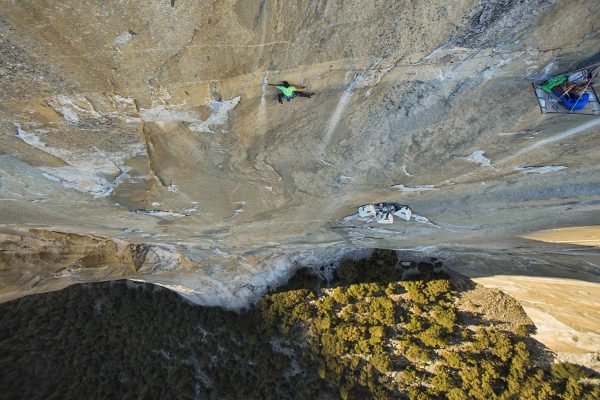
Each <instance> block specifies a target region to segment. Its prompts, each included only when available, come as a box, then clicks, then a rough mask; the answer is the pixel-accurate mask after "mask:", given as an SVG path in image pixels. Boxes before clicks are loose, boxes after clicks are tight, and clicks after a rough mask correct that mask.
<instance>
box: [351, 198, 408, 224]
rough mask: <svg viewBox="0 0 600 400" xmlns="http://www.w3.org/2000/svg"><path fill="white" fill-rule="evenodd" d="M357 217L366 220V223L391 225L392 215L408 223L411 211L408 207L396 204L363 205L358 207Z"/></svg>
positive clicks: (392, 221)
mask: <svg viewBox="0 0 600 400" xmlns="http://www.w3.org/2000/svg"><path fill="white" fill-rule="evenodd" d="M358 215H359V216H360V217H361V218H366V219H368V221H367V222H377V223H378V224H392V223H394V215H395V216H396V217H398V218H400V219H403V220H405V221H410V217H411V216H412V210H411V209H410V208H409V207H408V206H402V205H399V204H396V203H378V204H365V205H364V206H360V207H358Z"/></svg>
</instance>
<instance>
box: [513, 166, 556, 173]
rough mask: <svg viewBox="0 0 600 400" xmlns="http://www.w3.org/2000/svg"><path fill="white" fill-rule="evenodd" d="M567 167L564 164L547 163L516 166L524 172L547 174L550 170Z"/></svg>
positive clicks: (516, 168)
mask: <svg viewBox="0 0 600 400" xmlns="http://www.w3.org/2000/svg"><path fill="white" fill-rule="evenodd" d="M563 169H567V167H565V166H564V165H547V166H545V167H536V166H525V167H515V170H516V171H521V173H522V174H547V173H549V172H556V171H561V170H563Z"/></svg>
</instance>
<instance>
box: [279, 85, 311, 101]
mask: <svg viewBox="0 0 600 400" xmlns="http://www.w3.org/2000/svg"><path fill="white" fill-rule="evenodd" d="M269 85H270V86H275V87H277V89H279V90H281V93H278V94H277V101H279V104H283V99H284V98H285V99H286V100H287V101H290V100H291V99H293V98H294V97H308V98H309V99H310V97H311V96H312V95H313V94H312V93H305V92H304V91H303V90H304V89H306V88H305V87H304V86H292V85H290V84H289V83H288V81H283V83H282V84H281V85H273V84H270V83H269Z"/></svg>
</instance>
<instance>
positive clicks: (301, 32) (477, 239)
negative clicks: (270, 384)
mask: <svg viewBox="0 0 600 400" xmlns="http://www.w3.org/2000/svg"><path fill="white" fill-rule="evenodd" d="M599 21H600V3H599V2H597V1H594V0H587V1H586V0H582V1H577V2H575V1H561V2H559V1H543V0H527V1H516V0H515V1H513V0H507V1H500V0H493V1H485V2H483V1H472V0H464V1H463V0H461V1H452V2H449V1H448V2H446V1H430V2H424V1H422V2H414V1H409V0H406V1H383V0H382V1H359V0H354V1H333V0H329V1H325V0H314V1H299V0H298V1H293V0H286V1H276V0H226V1H216V0H213V1H210V0H176V1H175V2H174V6H172V5H171V1H168V0H154V1H149V2H140V1H133V0H131V1H120V2H102V1H91V0H87V1H81V0H77V1H70V0H63V1H42V0H36V1H33V0H24V1H8V2H4V4H3V6H2V7H1V8H0V38H1V42H0V51H1V57H0V75H1V79H0V89H1V93H0V96H1V100H2V101H1V102H0V135H1V140H0V202H1V203H0V224H1V225H0V230H1V231H2V232H3V235H2V244H1V248H2V259H1V263H0V266H1V268H0V292H1V297H0V299H2V300H8V299H11V298H14V297H17V296H20V295H24V294H29V293H35V292H39V291H47V290H54V289H58V288H61V287H64V286H66V285H68V284H71V283H75V282H80V281H90V280H109V279H115V278H117V277H119V278H122V277H129V278H132V279H142V280H147V281H151V282H154V283H158V284H162V285H165V286H167V287H170V288H173V289H175V290H178V291H179V292H180V293H182V294H184V295H185V296H186V297H188V298H190V299H192V300H194V301H198V302H202V303H204V304H220V305H228V306H231V307H240V306H243V305H244V304H247V302H248V301H251V300H252V299H254V298H255V297H256V296H257V295H259V294H260V293H262V292H263V291H264V290H266V289H267V287H268V286H269V285H273V284H276V282H278V281H279V280H281V279H285V278H286V277H287V276H289V274H290V273H291V271H292V270H293V269H294V268H295V267H296V266H297V265H299V264H301V263H309V264H314V265H317V264H319V263H335V262H336V260H339V259H340V257H342V256H343V255H344V254H345V252H346V251H348V249H358V248H376V247H381V248H392V249H415V248H416V249H418V250H426V251H429V252H431V253H432V254H438V255H439V254H442V253H443V255H444V257H443V258H444V259H446V260H447V262H448V263H449V265H451V266H454V267H456V268H457V269H459V270H461V268H462V269H463V272H464V269H465V268H467V267H468V266H469V265H471V266H473V265H477V271H485V272H477V273H476V272H473V269H471V271H470V272H469V271H467V272H469V274H470V275H471V276H479V275H485V276H484V277H494V276H495V277H496V278H495V280H494V282H493V284H494V285H495V286H499V287H503V282H508V280H503V279H502V276H501V275H503V274H504V273H503V271H504V270H505V268H507V265H506V264H510V263H511V262H512V261H511V260H513V258H512V257H517V258H519V257H525V258H527V257H529V258H527V259H533V260H543V262H544V263H546V264H544V265H545V267H544V268H543V269H536V268H529V267H527V265H536V264H535V262H533V263H530V264H527V265H526V266H525V267H523V268H521V270H519V271H516V272H515V273H514V274H511V275H518V276H522V275H533V276H543V277H553V278H556V279H563V280H564V279H569V278H572V279H579V280H582V281H585V284H586V285H591V286H590V287H591V288H589V290H588V289H582V292H580V291H579V289H573V290H571V289H565V292H564V293H567V292H568V293H569V296H570V297H569V299H570V300H569V302H568V303H560V302H549V303H543V304H542V305H537V306H536V305H535V303H533V302H532V303H531V308H533V309H535V310H537V311H535V312H544V313H546V314H551V315H553V318H556V319H558V320H559V322H560V323H562V324H565V325H568V326H571V328H573V329H575V330H576V331H577V332H579V333H581V334H584V333H586V334H587V333H594V334H598V333H600V326H599V324H598V322H597V321H598V320H599V319H600V305H599V304H598V302H597V300H594V295H593V293H597V291H598V289H597V284H598V281H599V278H598V274H599V271H600V267H599V265H600V263H598V261H597V259H596V258H595V257H596V252H595V251H596V250H586V249H591V247H585V245H589V244H590V243H588V242H586V243H583V244H582V243H575V244H568V243H569V242H566V241H564V240H563V241H562V242H561V244H556V243H548V242H547V241H546V242H539V241H535V240H531V239H523V238H521V236H523V235H527V234H530V233H531V232H535V231H540V230H547V229H554V228H567V227H577V226H594V225H598V224H599V221H600V174H599V172H600V162H599V157H598V154H600V152H599V151H600V148H599V146H600V145H598V138H599V133H600V118H597V117H586V116H577V115H552V116H551V115H542V114H540V110H539V108H538V105H537V103H536V101H535V96H534V93H533V90H532V88H531V83H530V82H531V80H533V79H535V77H539V76H540V74H543V73H551V71H559V70H560V68H563V67H566V66H569V65H571V64H573V63H579V62H581V61H583V60H585V59H587V58H588V57H590V56H593V55H595V54H598V53H599V52H600V31H599V29H598V24H599ZM546 67H548V68H546ZM544 68H546V69H544ZM282 80H288V81H290V82H292V83H295V84H298V85H304V86H307V87H308V90H310V91H311V92H314V93H315V96H313V98H312V99H304V98H296V99H294V100H292V101H291V102H289V103H288V102H284V104H283V105H280V104H278V103H277V101H276V90H275V89H274V88H273V87H271V86H268V83H278V82H280V81H282ZM377 201H393V202H399V203H402V204H408V205H410V207H411V208H412V210H413V212H414V218H413V219H412V220H411V221H410V222H409V223H408V224H404V223H403V222H402V223H401V222H396V223H394V224H392V225H386V226H385V227H382V226H375V225H374V224H369V223H367V224H365V223H362V222H359V221H358V220H356V219H354V218H346V217H347V216H349V215H351V214H353V213H355V211H356V208H355V207H356V206H359V205H361V204H364V203H368V202H377ZM465 249H470V250H469V251H473V252H475V253H476V254H477V263H475V264H469V263H468V262H467V261H465V258H463V256H458V255H457V251H458V250H460V252H463V253H468V251H466V250H465ZM498 252H500V253H505V254H506V255H507V256H506V257H507V258H506V259H505V261H506V262H504V263H503V262H498V259H497V257H496V256H495V254H496V255H497V254H498ZM533 253H535V256H532V254H533ZM360 254H361V253H360V252H359V253H358V254H356V253H355V254H354V256H360ZM548 254H560V262H559V261H557V260H558V258H557V257H554V258H553V257H548ZM488 256H489V257H488ZM530 256H531V257H530ZM465 257H466V256H465ZM524 265H525V264H524ZM510 267H511V268H513V267H514V265H511V266H510ZM513 283H514V282H513ZM507 285H508V284H507ZM520 285H522V286H524V287H526V286H527V282H525V283H523V282H521V283H520ZM507 287H508V286H507ZM513 287H514V285H513ZM586 287H587V286H586ZM508 289H510V288H508ZM508 289H507V290H508ZM548 290H550V287H548ZM509 292H510V290H509ZM520 293H521V292H519V291H513V292H511V294H512V295H514V296H515V297H517V298H519V294H520ZM590 293H592V294H590ZM597 298H598V296H595V299H597ZM584 301H586V302H587V303H586V304H587V306H586V307H589V308H588V309H586V310H587V311H586V313H587V314H586V315H587V316H588V317H589V318H588V320H591V321H596V322H595V323H592V324H579V323H578V324H575V323H571V321H570V320H569V315H572V314H570V313H569V310H571V309H574V308H576V305H577V304H580V303H582V302H584ZM544 304H545V305H544ZM550 304H551V305H550ZM536 307H537V308H536ZM561 307H562V308H561ZM557 310H558V311H557ZM578 321H581V320H578ZM534 322H535V318H534ZM569 324H571V325H569ZM575 325H577V326H575ZM569 340H571V339H569ZM579 343H581V341H580V342H579ZM585 343H586V345H585V346H587V347H585V350H582V351H586V352H590V351H592V352H593V351H598V347H599V346H598V341H597V340H595V339H593V340H592V344H591V345H589V342H585ZM571 344H573V346H575V347H577V342H576V341H575V340H574V339H573V343H571Z"/></svg>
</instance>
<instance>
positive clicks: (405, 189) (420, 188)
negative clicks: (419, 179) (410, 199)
mask: <svg viewBox="0 0 600 400" xmlns="http://www.w3.org/2000/svg"><path fill="white" fill-rule="evenodd" d="M390 188H392V189H399V190H401V191H402V192H424V191H428V190H439V189H437V188H436V187H435V186H433V185H420V186H404V185H403V184H399V185H392V186H390Z"/></svg>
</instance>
